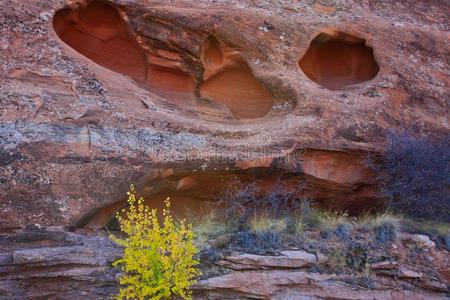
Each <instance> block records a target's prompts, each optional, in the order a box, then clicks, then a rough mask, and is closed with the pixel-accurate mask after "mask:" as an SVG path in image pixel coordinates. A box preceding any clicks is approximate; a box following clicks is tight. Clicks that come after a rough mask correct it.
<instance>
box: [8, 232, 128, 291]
mask: <svg viewBox="0 0 450 300" xmlns="http://www.w3.org/2000/svg"><path fill="white" fill-rule="evenodd" d="M121 254H122V250H121V249H120V248H119V247H117V246H116V245H114V244H113V243H112V242H111V241H110V240H109V238H108V236H107V235H105V234H104V233H103V234H100V235H93V236H87V235H82V234H76V233H73V232H68V231H61V230H57V231H54V230H52V229H51V228H50V229H38V228H30V229H25V230H16V231H14V232H8V233H1V234H0V298H1V299H80V298H84V299H111V296H113V295H114V294H116V293H117V291H118V283H117V280H116V276H117V273H118V271H117V270H116V269H113V268H112V266H111V263H112V262H113V261H114V260H115V259H117V258H118V257H120V255H121Z"/></svg>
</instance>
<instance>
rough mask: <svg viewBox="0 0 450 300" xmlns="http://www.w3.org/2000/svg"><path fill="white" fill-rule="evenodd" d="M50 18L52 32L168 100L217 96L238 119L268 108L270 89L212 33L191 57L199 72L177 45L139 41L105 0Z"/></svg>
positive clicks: (259, 114) (188, 100)
mask: <svg viewBox="0 0 450 300" xmlns="http://www.w3.org/2000/svg"><path fill="white" fill-rule="evenodd" d="M53 24H54V28H55V31H56V33H57V34H58V36H59V37H60V38H61V39H62V40H63V41H64V42H65V43H66V44H68V45H69V46H71V47H72V48H74V49H75V50H76V51H78V52H79V53H81V54H83V55H85V56H86V57H88V58H90V59H91V60H92V61H94V62H95V63H98V64H100V65H102V66H104V67H106V68H108V69H110V70H112V71H115V72H118V73H121V74H123V75H126V76H129V77H131V78H132V79H134V80H135V81H136V82H138V83H140V84H142V85H143V86H145V87H146V88H148V89H149V90H151V91H152V92H154V93H156V94H158V95H160V96H161V97H163V98H165V99H167V100H169V101H175V102H177V103H179V104H181V105H186V106H187V105H193V104H195V103H196V99H197V97H200V98H201V99H208V100H211V101H217V102H220V103H223V104H225V105H226V106H227V107H228V109H229V110H230V111H231V113H232V114H233V115H234V116H235V117H236V118H238V119H246V118H259V117H262V116H264V115H266V114H267V113H268V112H269V111H270V110H271V108H272V105H273V102H274V99H273V97H272V94H271V93H270V92H269V90H268V89H267V88H265V87H264V86H263V85H262V84H261V82H259V81H258V80H257V79H256V78H255V76H254V75H253V72H252V70H251V69H250V67H249V66H248V65H247V63H246V62H245V61H243V60H242V58H241V57H240V55H239V53H238V52H237V51H236V50H235V49H233V48H231V47H229V46H227V45H225V44H224V43H222V42H220V41H219V40H218V39H216V38H214V37H209V38H207V39H206V42H205V43H204V44H203V45H202V51H201V54H199V56H201V57H198V58H199V59H198V60H197V61H201V66H200V68H201V69H202V70H203V72H202V74H199V73H198V72H195V71H193V70H196V69H199V68H196V67H194V66H189V63H188V61H189V60H188V59H186V55H185V53H183V52H182V51H181V50H180V49H181V48H177V47H174V48H173V49H171V48H167V49H162V48H161V49H160V48H159V46H158V47H156V48H155V47H154V45H147V44H145V45H144V44H143V42H142V41H140V39H138V38H137V37H136V35H135V33H134V32H133V31H132V30H131V28H130V26H129V24H128V23H127V22H126V20H125V18H124V13H123V12H122V11H121V10H119V9H118V8H117V7H116V6H114V5H113V4H110V3H108V2H106V1H99V0H95V1H90V2H87V4H84V5H81V4H79V7H77V8H67V9H63V10H60V11H58V12H57V13H56V14H55V16H54V20H53ZM165 29H166V28H165ZM165 42H166V41H161V43H159V44H165ZM157 44H158V43H157ZM169 44H170V43H169ZM166 45H167V43H166ZM177 51H178V52H177ZM189 59H190V60H191V61H190V63H192V58H189Z"/></svg>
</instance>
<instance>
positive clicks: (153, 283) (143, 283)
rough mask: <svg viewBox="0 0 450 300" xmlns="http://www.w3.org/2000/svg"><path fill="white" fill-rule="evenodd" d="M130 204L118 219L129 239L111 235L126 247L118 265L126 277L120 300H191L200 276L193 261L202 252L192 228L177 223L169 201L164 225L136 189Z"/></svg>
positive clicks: (122, 281)
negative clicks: (137, 193) (192, 290)
mask: <svg viewBox="0 0 450 300" xmlns="http://www.w3.org/2000/svg"><path fill="white" fill-rule="evenodd" d="M128 204H129V208H128V210H123V211H122V213H124V214H125V216H122V215H121V214H119V213H118V214H117V216H116V217H117V220H118V222H119V224H120V229H121V231H122V232H124V233H125V234H126V237H125V238H120V237H117V236H113V235H111V238H112V239H113V240H114V241H115V242H116V243H118V244H119V245H121V246H123V247H124V255H123V257H122V258H120V259H118V260H117V261H115V262H114V266H119V267H120V269H121V270H122V271H123V273H124V274H123V275H122V277H121V278H120V284H121V285H123V286H124V287H123V288H122V289H121V290H120V294H119V295H118V296H117V299H124V298H125V299H166V298H170V297H172V296H178V297H181V298H183V299H191V298H192V292H191V291H190V290H189V287H190V286H191V285H192V284H194V283H196V277H197V276H198V275H200V272H199V271H198V270H197V269H196V268H195V266H196V265H197V264H198V261H196V260H195V259H194V258H193V257H194V255H195V254H196V253H197V252H198V251H197V249H196V247H195V246H194V244H193V239H194V233H193V232H192V230H191V225H188V224H186V223H185V221H184V220H183V221H181V222H179V223H177V222H175V221H174V220H173V218H172V216H171V213H170V201H169V198H167V200H166V208H165V209H164V210H163V222H162V224H160V222H159V221H158V215H157V210H156V209H150V208H149V207H148V206H146V205H145V204H144V199H143V198H139V199H137V198H136V192H135V189H134V187H133V186H131V188H130V191H129V192H128Z"/></svg>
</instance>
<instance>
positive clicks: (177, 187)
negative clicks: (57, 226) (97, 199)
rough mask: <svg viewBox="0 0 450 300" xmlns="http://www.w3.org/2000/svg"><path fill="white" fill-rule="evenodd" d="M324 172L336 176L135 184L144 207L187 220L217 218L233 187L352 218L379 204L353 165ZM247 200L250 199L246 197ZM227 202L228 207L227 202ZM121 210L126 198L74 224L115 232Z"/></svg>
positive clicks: (231, 176)
mask: <svg viewBox="0 0 450 300" xmlns="http://www.w3.org/2000/svg"><path fill="white" fill-rule="evenodd" d="M310 167H314V169H324V168H327V166H321V165H315V166H309V167H308V166H306V168H305V170H306V171H308V172H309V171H311V170H310ZM328 168H331V169H336V168H337V169H339V170H340V171H339V172H338V171H337V169H336V170H334V171H331V169H330V170H329V171H328V172H325V171H324V173H320V172H319V173H317V172H314V173H312V174H313V175H314V176H311V175H306V174H303V175H301V174H299V173H297V172H286V171H282V170H276V169H275V170H274V169H270V168H267V169H266V168H259V169H249V170H241V171H237V172H235V171H216V172H212V173H210V172H205V173H203V174H187V173H182V174H174V175H170V176H169V177H163V178H159V179H158V178H155V179H152V180H151V181H146V183H144V184H141V185H138V188H137V191H138V194H139V195H140V196H143V197H144V199H145V203H147V204H148V205H149V206H150V207H151V208H157V209H158V210H159V211H162V208H163V207H164V200H165V199H166V198H167V197H169V198H170V199H171V210H172V213H173V214H174V216H175V217H179V218H187V219H189V220H191V221H192V220H195V219H197V218H199V217H201V216H203V215H205V214H207V213H208V212H210V209H211V208H213V209H214V210H215V212H216V213H217V212H219V213H220V214H221V213H222V212H223V209H224V208H226V207H227V205H224V202H222V203H220V201H219V200H221V198H222V196H223V195H225V194H227V195H228V194H229V188H232V189H234V188H235V187H255V188H256V189H257V190H258V192H257V196H258V197H261V196H265V195H273V194H274V191H276V190H277V188H279V187H281V188H282V189H283V190H285V191H288V194H289V195H290V196H289V197H295V201H297V200H300V199H310V200H311V201H314V203H316V204H317V205H320V207H322V208H326V209H330V210H336V211H348V212H349V213H351V214H352V215H356V214H359V213H361V212H367V211H369V210H372V209H375V208H376V205H378V202H376V201H374V198H376V195H375V193H374V186H373V185H371V184H365V183H364V184H363V183H361V180H363V181H364V182H365V181H366V179H367V178H366V176H368V175H367V174H365V172H364V171H363V170H362V169H361V170H360V171H361V172H359V175H358V174H353V173H354V172H355V171H357V170H359V169H358V167H357V166H355V167H354V168H350V169H349V168H348V166H341V165H334V166H328ZM166 173H167V172H166ZM350 173H351V174H353V177H348V175H349V174H350ZM316 176H318V177H316ZM324 176H325V177H326V178H327V179H325V177H324ZM329 176H331V177H329ZM334 176H339V177H346V180H348V181H343V182H342V183H333V184H331V185H330V181H329V180H328V179H332V178H334ZM319 177H320V178H324V179H320V178H319ZM336 180H338V179H336ZM245 190H246V189H242V193H241V192H239V194H240V195H245V193H246V192H245ZM124 194H125V193H124ZM250 197H252V196H251V195H250ZM283 201H284V200H283ZM226 202H227V203H228V201H226ZM126 207H127V202H126V199H125V198H123V196H122V198H120V199H119V200H118V201H115V202H110V204H108V205H105V206H103V207H100V208H97V209H95V210H92V211H91V212H88V213H86V214H85V215H84V216H83V217H82V218H80V219H79V221H78V222H77V225H76V226H79V227H84V226H90V227H93V228H101V227H103V226H106V227H107V228H108V229H110V230H114V229H117V227H116V226H117V222H116V220H115V213H116V212H118V211H121V210H122V209H123V208H126Z"/></svg>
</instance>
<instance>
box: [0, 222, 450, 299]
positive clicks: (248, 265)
mask: <svg viewBox="0 0 450 300" xmlns="http://www.w3.org/2000/svg"><path fill="white" fill-rule="evenodd" d="M121 254H122V249H120V247H118V246H117V245H115V244H114V243H112V242H111V241H110V240H109V238H108V236H107V233H106V232H103V231H100V232H97V233H95V234H93V233H92V232H86V231H83V230H79V231H78V232H74V231H67V230H64V228H58V227H48V228H37V227H28V228H25V229H17V230H11V231H8V232H2V233H1V234H0V299H14V300H16V299H81V298H83V299H111V297H112V296H114V295H116V294H117V292H118V288H119V286H118V278H119V276H120V273H119V270H118V269H116V268H113V267H112V262H113V261H114V260H115V259H117V258H118V257H120V255H121ZM280 254H281V255H280V256H260V255H250V254H245V253H242V254H239V255H235V256H233V257H227V258H226V259H225V260H223V261H221V262H228V263H229V264H228V265H227V264H226V263H221V262H218V265H221V266H223V267H224V268H226V269H228V270H229V272H227V273H228V274H226V275H221V276H216V277H211V278H208V279H206V280H202V281H200V282H199V283H198V284H197V285H196V286H195V288H194V294H195V297H194V298H195V299H247V298H251V299H328V298H333V299H394V298H398V297H400V299H401V297H404V298H406V297H408V298H411V299H445V296H446V293H448V287H447V286H446V284H445V283H443V282H442V281H441V280H439V278H434V277H432V276H429V275H428V274H419V273H418V272H415V271H413V270H411V269H410V267H407V266H402V265H399V264H394V263H391V262H388V263H389V265H388V264H386V263H384V264H383V263H377V264H373V265H372V266H371V267H372V269H373V270H374V271H375V273H374V274H372V275H371V288H367V287H363V286H360V285H355V280H356V279H355V278H354V277H352V276H348V275H335V274H325V273H324V274H320V273H313V272H311V269H310V268H313V267H318V266H319V265H320V264H322V263H324V257H323V256H322V255H319V254H318V255H317V256H316V255H313V254H310V253H308V252H305V251H299V250H295V251H292V250H289V251H281V252H280ZM447 265H448V262H447ZM383 271H384V272H385V273H383ZM390 271H391V272H390ZM443 276H444V277H445V274H444V275H443Z"/></svg>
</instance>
